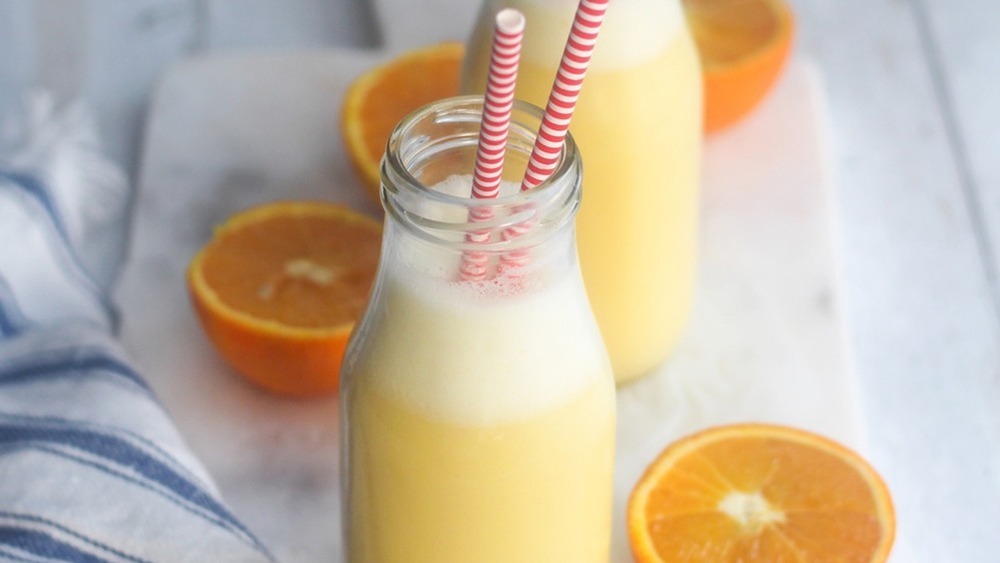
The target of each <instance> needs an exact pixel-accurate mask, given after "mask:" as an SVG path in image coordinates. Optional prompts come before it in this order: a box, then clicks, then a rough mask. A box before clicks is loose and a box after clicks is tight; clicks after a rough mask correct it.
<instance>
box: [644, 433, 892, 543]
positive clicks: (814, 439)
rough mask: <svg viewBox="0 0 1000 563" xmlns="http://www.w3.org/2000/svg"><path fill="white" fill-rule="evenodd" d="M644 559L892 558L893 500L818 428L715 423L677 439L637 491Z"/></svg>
mask: <svg viewBox="0 0 1000 563" xmlns="http://www.w3.org/2000/svg"><path fill="white" fill-rule="evenodd" d="M627 520H628V532H629V540H630V542H631V545H632V550H633V553H634V554H635V557H636V560H637V561H640V562H642V563H652V562H656V563H661V562H673V561H766V562H774V561H796V562H803V563H808V562H811V561H851V562H871V561H885V560H886V558H887V557H888V555H889V550H890V549H891V547H892V542H893V538H894V536H895V516H894V512H893V507H892V500H891V498H890V496H889V491H888V489H887V487H886V486H885V483H884V482H883V481H882V479H881V478H880V477H879V475H878V474H877V473H876V472H875V470H874V469H872V467H871V466H870V465H869V464H868V463H867V462H866V461H865V460H864V459H862V458H861V456H859V455H858V454H856V453H854V452H853V451H851V450H849V449H848V448H846V447H844V446H842V445H840V444H837V443H835V442H833V441H831V440H829V439H827V438H824V437H821V436H818V435H816V434H813V433H810V432H806V431H804V430H799V429H795V428H789V427H784V426H774V425H765V424H737V425H730V426H721V427H716V428H711V429H708V430H705V431H702V432H699V433H696V434H693V435H691V436H688V437H686V438H682V439H681V440H679V441H677V442H675V443H674V444H672V445H670V446H669V447H668V448H667V449H666V450H664V451H663V453H662V454H661V455H660V456H659V457H658V458H657V459H656V460H655V461H654V462H653V463H652V464H651V465H650V466H649V468H648V469H647V470H646V473H645V474H644V475H643V477H642V478H641V479H640V481H639V483H638V484H637V485H636V487H635V488H634V489H633V491H632V495H631V497H630V499H629V504H628V513H627Z"/></svg>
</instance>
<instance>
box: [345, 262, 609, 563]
mask: <svg viewBox="0 0 1000 563" xmlns="http://www.w3.org/2000/svg"><path fill="white" fill-rule="evenodd" d="M400 270H402V271H401V272H397V273H389V274H387V276H386V278H387V281H386V282H385V283H384V284H383V285H382V287H381V288H380V289H379V292H380V293H379V296H378V297H377V301H376V302H377V303H378V305H377V306H376V308H375V310H374V312H371V313H370V315H369V316H367V317H366V319H365V321H364V324H363V326H362V329H361V330H362V332H367V334H366V335H365V336H362V337H361V338H362V339H363V340H364V342H361V343H360V344H358V345H357V346H355V343H352V348H355V347H356V348H357V353H356V357H352V356H351V355H349V357H348V363H347V364H346V369H347V372H348V378H347V379H345V381H347V385H346V387H345V388H344V390H343V392H344V393H345V403H346V407H347V413H348V416H349V423H348V428H347V432H348V434H347V436H348V441H347V444H348V445H347V448H348V460H349V462H348V463H347V465H346V467H345V469H344V471H346V475H347V476H348V479H349V487H348V489H349V492H348V494H347V498H346V502H347V503H348V504H347V506H348V509H347V517H348V518H349V523H348V526H347V529H348V532H347V541H348V552H349V561H351V562H352V563H368V562H372V563H374V562H378V563H395V562H400V563H422V562H428V563H448V562H456V563H459V562H460V563H468V562H477V563H490V562H494V561H495V562H519V563H520V562H525V563H530V562H545V563H562V562H565V563H591V562H593V563H598V562H600V563H606V561H607V560H608V554H609V549H610V535H611V502H612V476H613V467H614V420H615V401H614V381H613V378H612V377H611V373H610V366H609V365H608V360H607V356H606V354H605V352H604V350H603V348H602V347H601V342H600V337H599V334H598V331H597V327H596V326H595V324H594V322H593V319H592V317H591V316H590V313H589V311H588V310H587V307H586V301H585V298H584V294H583V288H582V285H581V283H580V281H579V276H578V275H571V276H565V277H566V279H565V280H562V281H558V282H555V283H554V285H553V286H552V287H550V288H547V289H544V290H540V291H538V292H537V294H534V295H528V296H513V297H511V296H501V297H483V296H475V295H470V294H468V293H463V292H462V291H459V290H456V289H455V287H454V286H449V285H448V284H447V283H445V282H439V283H427V284H423V283H422V281H426V280H419V279H418V278H419V277H420V275H419V274H414V273H413V272H412V271H410V272H407V271H406V268H400ZM483 335H485V337H483Z"/></svg>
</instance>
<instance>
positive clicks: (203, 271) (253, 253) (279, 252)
mask: <svg viewBox="0 0 1000 563" xmlns="http://www.w3.org/2000/svg"><path fill="white" fill-rule="evenodd" d="M380 240H381V225H380V223H379V222H377V221H375V220H373V219H370V218H368V217H366V216H364V215H361V214H358V213H356V212H354V211H351V210H350V209H348V208H346V207H344V206H342V205H335V204H329V203H320V202H301V201H300V202H279V203H271V204H266V205H262V206H260V207H256V208H253V209H250V210H247V211H244V212H242V213H238V214H236V215H234V216H232V217H231V218H229V219H228V220H227V221H226V222H225V223H224V224H223V225H222V226H221V227H219V228H218V229H217V230H216V232H215V235H214V237H213V238H212V240H211V241H210V242H209V243H208V244H206V245H205V246H204V247H203V248H202V249H201V251H200V252H198V254H197V255H195V257H194V258H193V259H192V260H191V263H190V264H189V266H188V270H187V285H188V291H189V293H190V295H191V299H192V302H193V304H194V308H195V311H196V312H197V315H198V318H199V320H200V321H201V324H202V327H203V328H204V330H205V333H206V334H207V336H208V338H209V340H210V341H211V342H212V344H213V346H214V348H215V349H216V351H218V353H219V355H220V356H221V357H222V358H223V359H224V360H225V361H226V362H227V363H228V364H229V365H230V366H232V367H233V369H235V370H236V371H237V372H238V373H240V374H242V375H243V376H245V377H246V378H247V379H249V380H250V381H252V382H253V383H255V384H257V385H259V386H260V387H262V388H264V389H266V390H268V391H272V392H274V393H279V394H284V395H296V396H311V395H320V394H323V393H328V392H332V391H335V390H336V389H337V387H338V384H339V380H340V379H339V373H340V363H341V359H342V358H343V355H344V349H345V347H346V345H347V339H348V337H349V336H350V334H351V330H352V329H353V327H354V323H355V322H356V320H357V319H358V318H359V317H360V315H361V313H362V311H363V309H364V307H365V304H366V302H367V298H368V293H369V290H370V288H371V285H372V281H373V279H374V277H375V271H376V267H377V265H378V256H379V245H380Z"/></svg>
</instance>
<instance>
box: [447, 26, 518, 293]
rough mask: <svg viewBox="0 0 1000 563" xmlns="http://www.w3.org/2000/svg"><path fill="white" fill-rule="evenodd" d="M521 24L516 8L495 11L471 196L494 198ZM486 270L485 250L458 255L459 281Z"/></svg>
mask: <svg viewBox="0 0 1000 563" xmlns="http://www.w3.org/2000/svg"><path fill="white" fill-rule="evenodd" d="M524 24H525V20H524V15H523V14H521V12H519V11H517V10H513V9H505V10H501V11H500V12H499V13H497V16H496V24H495V27H494V30H493V46H492V49H491V51H490V67H489V73H488V75H487V78H486V95H485V96H484V98H483V116H482V120H481V121H480V126H479V144H478V147H477V149H476V162H475V167H474V169H473V175H472V197H473V198H475V199H495V198H496V197H497V195H499V193H500V182H501V180H502V179H503V163H504V156H505V155H506V152H507V137H508V134H509V132H510V121H511V114H512V113H513V110H514V87H515V86H516V83H517V69H518V64H519V62H520V60H521V41H522V40H523V39H524ZM492 218H493V208H492V207H489V206H476V207H473V208H472V209H471V210H470V211H469V219H470V220H471V221H472V222H474V223H477V222H483V221H488V220H490V219H492ZM489 238H490V233H489V230H476V231H472V232H469V233H468V234H466V236H465V240H466V241H469V242H477V243H485V242H487V241H489ZM488 270H489V256H488V255H487V254H486V253H485V252H481V251H467V252H465V253H464V254H463V255H462V266H461V268H460V274H461V277H462V279H463V280H470V281H477V280H483V279H485V278H486V275H487V273H488Z"/></svg>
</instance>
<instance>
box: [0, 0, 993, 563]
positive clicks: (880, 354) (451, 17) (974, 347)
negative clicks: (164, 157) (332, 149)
mask: <svg viewBox="0 0 1000 563" xmlns="http://www.w3.org/2000/svg"><path fill="white" fill-rule="evenodd" d="M791 1H792V4H793V6H794V9H795V11H796V14H797V18H798V23H799V30H798V36H797V41H796V49H797V51H798V52H799V53H801V54H802V55H804V56H807V57H809V58H810V59H812V60H814V61H817V62H818V63H819V68H820V71H821V74H822V76H823V77H824V78H825V90H826V93H827V106H828V108H829V114H828V116H827V119H828V126H827V130H828V131H829V133H830V134H829V139H828V140H829V147H828V148H829V154H830V155H831V156H832V159H831V161H830V162H831V165H832V169H833V170H832V172H833V174H834V176H835V179H836V181H835V182H834V187H835V188H836V190H835V201H834V206H835V209H836V223H837V224H836V228H835V229H834V232H836V233H838V236H839V239H838V240H837V241H836V246H837V250H838V252H837V257H838V258H837V266H838V271H839V273H840V276H841V277H842V284H841V286H842V288H843V305H844V309H845V313H846V323H847V334H848V335H849V349H850V351H851V354H852V358H853V364H854V371H855V373H856V374H857V378H858V383H859V386H860V390H861V398H862V405H861V406H862V412H863V418H864V421H863V422H864V424H863V426H864V428H865V431H866V441H867V448H866V451H867V452H868V455H869V457H870V458H871V459H872V461H873V463H874V464H875V465H876V466H877V467H878V468H879V469H880V470H881V471H882V472H883V473H884V474H885V476H886V478H887V480H888V481H890V482H891V483H892V486H893V494H894V498H895V501H896V508H897V514H898V518H899V526H900V531H901V533H902V534H903V535H904V536H905V537H906V540H907V541H906V545H901V546H900V548H901V549H898V550H897V551H896V553H895V556H894V560H896V561H927V562H937V561H962V562H979V561H982V562H990V561H996V560H997V559H998V555H997V554H1000V275H998V269H1000V266H998V264H1000V134H998V133H997V132H998V131H1000V2H996V1H995V0H951V1H949V0H791ZM51 4H54V3H50V4H49V5H51ZM417 4H419V6H415V5H417ZM475 4H476V2H474V1H472V0H425V1H422V2H419V3H417V2H409V1H405V0H377V1H376V2H375V3H374V5H371V4H368V3H366V2H362V1H360V0H297V1H295V2H282V4H281V5H282V7H283V8H285V9H282V10H277V9H276V7H275V6H276V2H267V1H264V0H252V1H241V2H239V5H238V6H237V2H235V1H233V0H143V1H142V2H134V3H115V2H102V1H100V0H94V1H93V2H91V3H90V4H89V5H90V6H92V7H94V9H95V10H97V11H99V13H103V14H104V16H103V17H98V18H93V19H92V24H91V27H92V29H91V31H93V33H91V34H90V35H89V36H87V37H82V38H81V34H79V33H76V34H71V35H72V37H71V39H72V40H73V41H82V42H84V43H87V44H89V45H90V47H91V48H90V49H89V50H87V53H88V54H89V56H91V57H92V59H93V60H90V61H89V62H88V66H87V67H86V69H85V70H86V71H87V72H89V74H87V73H84V74H82V75H79V76H78V75H75V74H73V73H72V72H70V73H69V74H68V75H67V74H66V73H63V74H58V75H55V74H53V75H52V76H49V75H47V74H46V72H45V71H44V70H43V69H38V68H35V69H34V70H33V69H32V67H31V66H30V61H31V60H32V59H31V57H10V58H3V59H2V60H0V95H2V94H9V93H10V91H11V88H13V87H16V86H19V85H23V84H25V83H41V84H42V85H47V86H50V87H58V86H60V84H62V83H63V82H66V81H69V82H72V84H70V86H69V91H70V93H72V94H75V93H78V92H77V91H82V92H83V93H84V94H85V95H87V96H88V97H89V98H91V99H92V100H93V101H94V103H95V105H96V106H97V108H98V110H99V115H100V116H102V118H103V119H102V121H103V123H102V124H103V125H105V128H106V130H108V131H111V132H112V133H113V135H112V137H111V139H110V141H111V142H110V144H111V146H112V148H113V149H114V151H113V152H115V153H116V154H119V155H124V156H125V157H127V158H128V157H130V156H132V155H133V154H134V153H135V152H136V151H135V150H134V146H135V145H134V141H135V140H136V139H137V138H138V135H137V134H136V133H137V131H138V129H139V124H140V123H141V114H142V112H141V107H142V105H143V104H144V103H145V98H144V96H145V91H146V90H145V88H146V87H147V86H148V85H149V84H150V83H151V82H152V76H153V72H152V71H153V70H154V69H158V68H161V67H162V65H163V64H165V63H166V62H168V61H169V60H171V59H175V58H177V57H178V56H182V55H184V54H186V53H191V52H197V51H204V50H210V49H234V48H241V49H242V48H250V47H266V48H296V47H303V46H305V47H316V46H323V45H328V44H340V45H345V44H349V45H355V46H358V47H373V46H378V45H380V44H381V48H382V49H386V50H398V49H402V48H405V47H407V46H410V45H411V44H415V43H422V42H428V41H433V40H436V39H440V38H442V34H444V35H447V36H448V38H458V39H460V38H461V35H462V34H460V33H457V32H454V31H451V32H447V31H443V30H459V29H466V28H467V26H468V24H469V21H470V19H471V17H472V12H473V11H474V9H475V6H474V5H475ZM27 6H29V4H28V3H21V2H7V1H3V2H0V31H3V30H7V31H10V30H11V29H14V30H16V29H20V28H19V27H18V26H19V25H21V24H25V25H27V23H28V22H32V21H34V22H35V23H36V24H38V23H39V22H42V24H44V25H47V26H48V28H49V30H50V33H51V35H52V37H59V36H60V35H61V34H62V32H63V31H66V29H69V28H66V27H65V26H62V27H61V26H60V25H61V24H59V23H58V22H59V21H61V20H59V17H58V16H57V15H55V14H56V12H55V11H53V10H48V11H46V10H45V9H42V12H43V15H45V14H47V15H45V17H43V18H41V19H38V18H36V19H31V17H30V15H29V11H28V8H27ZM390 6H391V7H390ZM64 7H65V6H63V5H62V4H61V3H60V6H59V10H62V9H63V8H64ZM418 7H419V10H418ZM75 9H76V10H77V11H79V10H80V9H81V8H79V7H76V8H75ZM401 10H405V11H407V12H408V13H409V15H408V16H407V17H387V15H388V14H389V13H392V14H394V15H396V16H400V15H401V13H400V11H401ZM71 12H72V13H71V14H70V16H63V19H74V21H75V19H76V18H79V14H77V13H76V11H71ZM60 13H64V12H60ZM73 14H76V15H73ZM236 15H240V16H242V17H240V18H237V17H235V16H236ZM17 22H21V24H18V23H17ZM53 22H55V23H53ZM255 22H256V23H255ZM260 22H267V24H266V25H262V24H261V23H260ZM374 22H381V26H379V25H378V24H376V23H374ZM5 26H6V27H5ZM10 26H13V27H10ZM8 27H9V28H10V29H8ZM53 30H54V31H53ZM84 35H85V34H84ZM25 37H26V36H25V35H24V34H23V33H21V34H19V33H7V32H6V31H4V33H3V34H0V47H2V49H0V51H3V52H14V53H18V52H19V51H18V48H19V47H18V46H19V45H22V43H19V41H22V42H23V41H26V40H25ZM88 37H89V39H88ZM11 42H13V43H11ZM39 43H40V44H41V43H43V42H39ZM11 45H13V46H11ZM46 45H47V46H46V47H45V49H42V48H40V47H37V46H36V47H37V48H35V49H34V50H31V49H21V50H22V51H25V50H28V51H31V53H30V54H32V55H33V56H34V57H35V59H38V60H45V59H46V57H48V58H49V59H52V60H58V61H62V62H65V61H66V60H68V59H69V58H72V57H71V55H72V54H73V52H72V49H69V48H66V47H65V45H64V44H63V43H60V42H59V41H52V42H48V43H46ZM60 45H63V46H62V47H60ZM124 45H127V46H128V48H123V46H124ZM22 47H23V45H22ZM22 54H23V53H22ZM26 61H27V62H26ZM113 68H126V69H130V70H129V72H131V71H135V72H132V74H131V75H129V76H124V75H123V74H121V72H120V71H116V72H118V73H117V74H116V73H115V72H112V71H111V70H110V69H113ZM136 69H138V70H136ZM81 76H83V78H81ZM63 85H64V86H65V84H63ZM0 98H2V96H0ZM123 116H124V117H123ZM125 117H127V118H128V119H127V120H126V119H125ZM126 314H127V312H126Z"/></svg>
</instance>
